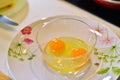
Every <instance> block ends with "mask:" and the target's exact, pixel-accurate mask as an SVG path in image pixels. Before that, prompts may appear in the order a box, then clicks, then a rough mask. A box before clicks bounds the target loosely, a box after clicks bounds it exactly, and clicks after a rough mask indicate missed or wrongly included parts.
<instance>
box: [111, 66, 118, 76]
mask: <svg viewBox="0 0 120 80" xmlns="http://www.w3.org/2000/svg"><path fill="white" fill-rule="evenodd" d="M112 71H113V72H114V74H116V75H119V74H120V68H119V67H112Z"/></svg>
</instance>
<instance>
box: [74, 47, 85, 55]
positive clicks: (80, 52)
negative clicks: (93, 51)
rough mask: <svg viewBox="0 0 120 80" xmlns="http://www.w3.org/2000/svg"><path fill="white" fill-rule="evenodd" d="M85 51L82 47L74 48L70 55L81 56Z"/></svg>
mask: <svg viewBox="0 0 120 80" xmlns="http://www.w3.org/2000/svg"><path fill="white" fill-rule="evenodd" d="M86 52H87V51H86V50H85V49H83V48H75V49H74V50H73V51H72V57H77V56H81V55H83V54H85V53H86Z"/></svg>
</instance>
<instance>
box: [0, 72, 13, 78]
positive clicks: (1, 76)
mask: <svg viewBox="0 0 120 80" xmlns="http://www.w3.org/2000/svg"><path fill="white" fill-rule="evenodd" d="M0 80H12V79H11V78H10V77H8V76H7V75H5V74H4V73H2V72H0Z"/></svg>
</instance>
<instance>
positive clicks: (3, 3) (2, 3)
mask: <svg viewBox="0 0 120 80" xmlns="http://www.w3.org/2000/svg"><path fill="white" fill-rule="evenodd" d="M12 3H13V0H0V8H4V7H7V6H11V5H12Z"/></svg>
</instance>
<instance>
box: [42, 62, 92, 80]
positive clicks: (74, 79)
mask: <svg viewBox="0 0 120 80" xmlns="http://www.w3.org/2000/svg"><path fill="white" fill-rule="evenodd" d="M43 63H44V66H45V68H46V69H47V70H48V71H49V72H51V73H53V74H55V75H61V76H62V77H64V78H65V80H79V79H81V78H82V77H83V76H84V75H85V74H87V72H88V71H89V69H90V67H91V65H92V63H91V60H88V61H87V62H86V63H85V64H84V65H82V66H81V67H79V70H78V71H76V72H69V73H59V72H57V71H55V70H54V69H52V68H51V67H49V65H47V64H46V62H45V61H43Z"/></svg>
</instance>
